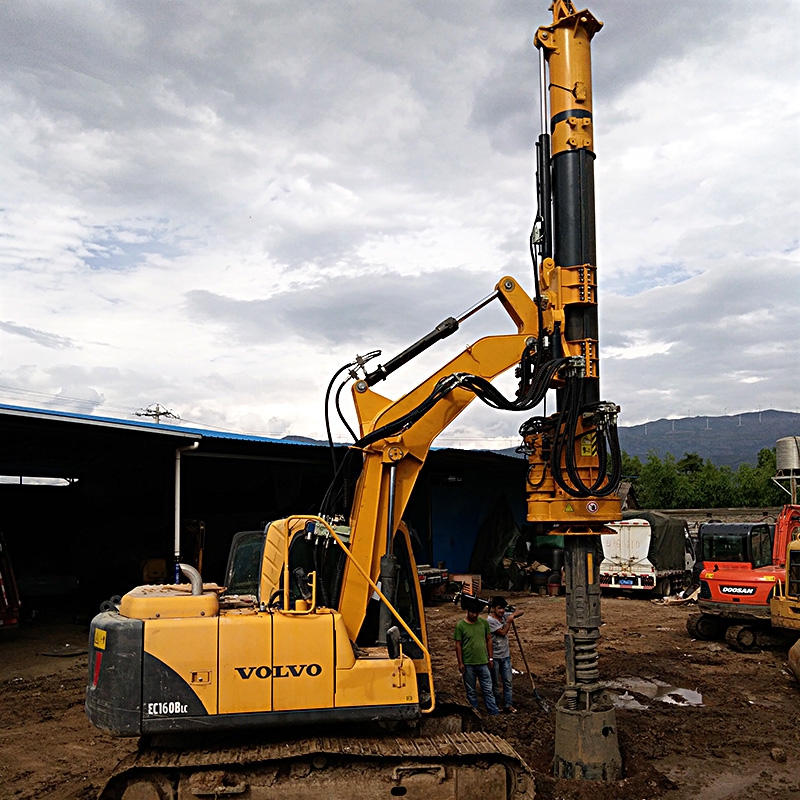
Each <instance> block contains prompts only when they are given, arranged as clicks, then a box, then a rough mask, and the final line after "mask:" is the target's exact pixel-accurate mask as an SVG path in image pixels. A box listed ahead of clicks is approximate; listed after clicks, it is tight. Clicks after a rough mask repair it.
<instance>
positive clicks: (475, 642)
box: [453, 601, 500, 717]
mask: <svg viewBox="0 0 800 800" xmlns="http://www.w3.org/2000/svg"><path fill="white" fill-rule="evenodd" d="M478 612H479V606H478V604H477V603H476V602H475V601H472V602H471V603H468V604H467V616H466V618H465V619H462V620H459V621H458V624H457V625H456V629H455V632H454V633H453V639H454V640H455V643H456V658H457V659H458V669H459V672H460V673H461V674H462V675H463V676H464V688H465V689H466V692H467V700H469V704H470V705H471V706H472V707H473V708H474V709H475V710H476V711H477V710H478V693H477V691H476V690H475V684H476V682H477V683H478V684H480V687H481V694H483V702H484V703H485V704H486V709H487V710H488V712H489V716H492V717H493V716H495V715H496V714H499V713H500V712H499V711H498V709H497V703H496V702H495V699H494V693H493V692H492V673H491V669H492V664H493V658H492V634H491V630H490V629H489V623H488V622H487V621H486V620H485V619H483V618H482V617H480V616H478Z"/></svg>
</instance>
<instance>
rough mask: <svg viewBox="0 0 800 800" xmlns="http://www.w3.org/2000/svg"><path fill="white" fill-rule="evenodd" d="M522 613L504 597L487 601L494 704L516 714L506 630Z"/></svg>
mask: <svg viewBox="0 0 800 800" xmlns="http://www.w3.org/2000/svg"><path fill="white" fill-rule="evenodd" d="M522 613H523V612H522V611H517V610H516V609H515V608H514V607H513V606H509V605H508V603H507V602H506V599H505V597H493V598H492V599H491V600H490V602H489V618H488V623H489V629H490V630H491V632H492V653H493V655H494V663H493V666H492V692H493V694H494V698H495V702H496V705H497V706H499V707H501V708H503V709H504V710H505V711H506V712H507V713H509V714H516V713H517V709H516V708H514V696H513V692H512V687H511V678H512V671H511V650H510V648H509V646H508V632H509V630H511V626H512V625H513V624H514V620H515V619H516V618H517V617H521V616H522ZM501 684H502V693H501V690H500V687H501Z"/></svg>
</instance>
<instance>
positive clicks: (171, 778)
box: [100, 732, 534, 800]
mask: <svg viewBox="0 0 800 800" xmlns="http://www.w3.org/2000/svg"><path fill="white" fill-rule="evenodd" d="M222 797H232V798H240V799H241V800H272V798H280V799H281V800H308V798H312V797H325V798H331V800H336V799H337V798H342V800H344V798H347V800H350V799H351V798H358V799H359V800H373V798H375V799H376V800H377V798H391V797H405V798H409V799H412V798H424V800H439V798H447V800H470V799H471V798H477V797H491V798H493V800H495V798H496V799H498V800H500V799H502V798H507V800H532V799H533V797H534V781H533V776H532V774H531V772H530V769H529V768H528V766H527V765H526V764H525V762H524V761H523V760H522V758H521V757H520V756H519V755H518V753H517V752H516V751H515V750H514V748H513V747H511V745H509V744H508V742H506V741H505V740H504V739H501V738H499V737H497V736H494V735H491V734H486V733H482V732H472V733H456V734H444V735H440V736H432V737H420V738H414V737H390V736H386V737H376V738H355V737H353V738H331V737H319V738H306V739H299V740H296V741H287V742H281V743H271V744H261V745H251V746H244V747H225V748H219V749H213V748H205V749H199V748H196V749H185V748H177V747H176V748H160V747H153V748H147V749H142V750H140V751H139V752H138V753H135V754H134V755H132V756H130V757H129V758H127V759H124V760H123V761H122V762H120V764H119V765H118V767H117V769H116V770H115V774H114V775H113V776H112V778H111V779H110V780H109V782H108V784H107V785H106V787H105V789H104V790H103V792H102V793H101V794H100V800H194V798H222Z"/></svg>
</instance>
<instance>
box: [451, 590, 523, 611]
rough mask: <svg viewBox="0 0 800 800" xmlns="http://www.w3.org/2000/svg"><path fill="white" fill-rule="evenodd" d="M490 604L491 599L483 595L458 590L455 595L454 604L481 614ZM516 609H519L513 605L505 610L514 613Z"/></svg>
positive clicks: (463, 609)
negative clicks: (485, 598)
mask: <svg viewBox="0 0 800 800" xmlns="http://www.w3.org/2000/svg"><path fill="white" fill-rule="evenodd" d="M490 604H491V601H490V600H484V599H483V598H482V597H478V596H477V595H474V594H469V592H463V591H462V592H456V593H455V594H454V595H453V605H456V606H458V605H460V606H461V610H462V611H474V612H476V613H477V614H480V613H481V612H482V611H486V610H488V608H489V606H490ZM516 610H517V609H516V608H515V607H514V606H511V605H507V606H506V607H505V611H506V612H507V613H509V614H513V613H514V612H515V611H516Z"/></svg>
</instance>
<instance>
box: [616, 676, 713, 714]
mask: <svg viewBox="0 0 800 800" xmlns="http://www.w3.org/2000/svg"><path fill="white" fill-rule="evenodd" d="M606 686H607V687H608V689H609V690H610V693H611V695H612V697H613V700H614V705H615V706H616V707H617V708H627V709H634V710H644V709H646V708H649V706H646V705H643V704H642V703H640V702H639V701H638V700H637V699H636V698H635V697H634V696H633V695H632V694H631V692H634V693H635V694H638V695H643V696H644V697H647V698H649V699H650V700H654V701H656V702H658V703H668V704H669V705H673V706H702V705H703V695H702V694H700V692H693V691H692V690H691V689H680V688H678V687H677V686H670V685H669V684H668V683H664V682H663V681H659V680H657V679H653V680H645V679H644V678H620V679H619V680H617V681H614V682H613V683H611V682H609V683H606ZM615 689H616V690H619V689H621V690H622V692H621V693H620V692H619V691H614V690H615Z"/></svg>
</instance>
